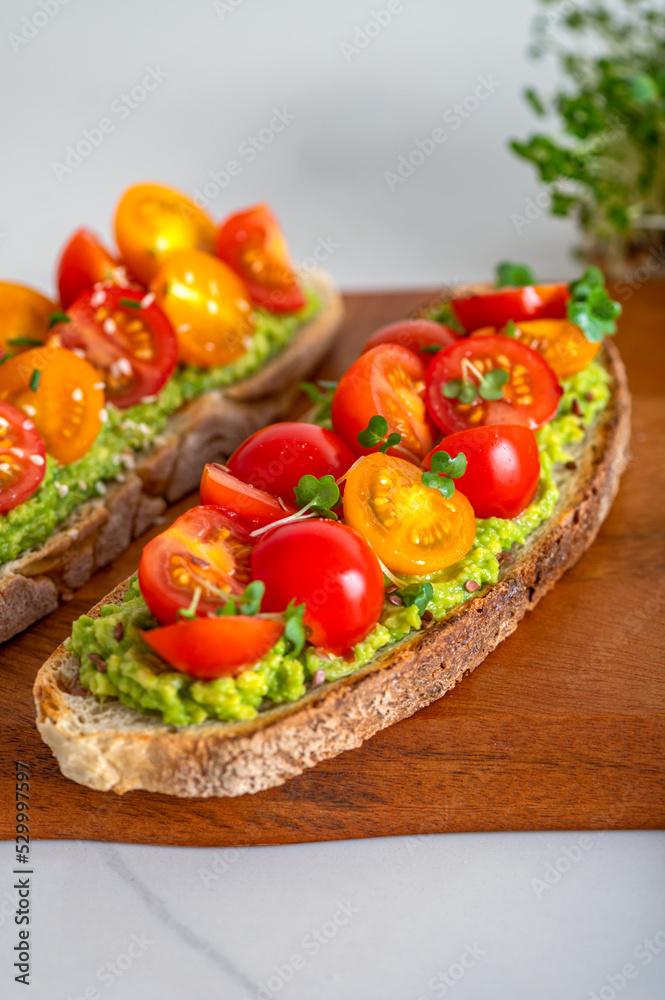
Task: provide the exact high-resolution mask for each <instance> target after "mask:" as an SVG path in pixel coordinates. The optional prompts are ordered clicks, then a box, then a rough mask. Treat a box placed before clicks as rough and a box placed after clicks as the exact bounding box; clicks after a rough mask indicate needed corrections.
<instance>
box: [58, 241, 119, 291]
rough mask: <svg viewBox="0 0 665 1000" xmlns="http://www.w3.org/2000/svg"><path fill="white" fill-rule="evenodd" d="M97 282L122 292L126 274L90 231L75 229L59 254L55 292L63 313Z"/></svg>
mask: <svg viewBox="0 0 665 1000" xmlns="http://www.w3.org/2000/svg"><path fill="white" fill-rule="evenodd" d="M100 281H107V282H110V283H111V284H113V285H120V286H121V287H123V288H126V287H127V286H128V285H129V279H128V277H127V270H126V268H125V267H123V266H122V264H120V263H119V262H118V261H116V260H114V259H113V257H112V256H111V254H110V253H109V252H108V250H107V249H106V247H105V246H104V244H103V243H102V242H101V240H100V239H99V238H98V237H97V236H96V235H95V233H93V232H92V231H91V230H90V229H86V228H85V227H83V228H81V229H77V230H76V232H75V233H74V234H73V235H72V236H70V238H69V240H68V241H67V243H66V244H65V246H64V247H63V249H62V251H61V253H60V260H59V262H58V290H59V292H60V304H61V305H62V308H63V309H67V308H68V306H70V305H71V304H72V302H73V301H74V299H76V298H78V296H79V295H80V294H81V292H87V291H88V289H90V288H92V286H93V285H96V284H97V283H98V282H100Z"/></svg>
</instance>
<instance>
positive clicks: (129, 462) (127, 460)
mask: <svg viewBox="0 0 665 1000" xmlns="http://www.w3.org/2000/svg"><path fill="white" fill-rule="evenodd" d="M120 457H121V459H122V464H123V465H124V467H125V468H126V469H133V468H134V466H135V465H136V462H135V461H134V456H133V455H131V454H128V453H123V454H122V455H121V456H120Z"/></svg>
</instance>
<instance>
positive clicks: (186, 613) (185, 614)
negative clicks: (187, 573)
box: [176, 587, 203, 619]
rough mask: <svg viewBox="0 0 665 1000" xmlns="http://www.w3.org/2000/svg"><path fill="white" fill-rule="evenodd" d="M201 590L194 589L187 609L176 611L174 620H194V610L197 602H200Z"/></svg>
mask: <svg viewBox="0 0 665 1000" xmlns="http://www.w3.org/2000/svg"><path fill="white" fill-rule="evenodd" d="M202 593H203V590H202V588H201V587H195V588H194V593H193V595H192V600H191V602H190V605H189V607H188V608H178V610H177V611H176V619H178V618H196V609H197V608H198V606H199V601H200V600H201V594H202Z"/></svg>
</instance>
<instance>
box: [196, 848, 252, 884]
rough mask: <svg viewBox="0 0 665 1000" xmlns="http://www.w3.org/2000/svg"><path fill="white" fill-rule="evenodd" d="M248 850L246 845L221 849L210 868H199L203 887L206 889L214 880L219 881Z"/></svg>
mask: <svg viewBox="0 0 665 1000" xmlns="http://www.w3.org/2000/svg"><path fill="white" fill-rule="evenodd" d="M246 850H247V848H246V847H241V848H236V847H228V848H227V849H226V850H224V851H220V852H219V853H218V854H217V855H216V856H215V859H214V861H213V862H212V864H211V865H210V868H199V870H198V876H199V878H200V879H201V882H202V883H203V887H204V888H205V889H209V888H210V886H211V885H212V884H213V883H214V882H217V881H218V879H220V878H221V877H222V875H225V874H226V873H227V871H229V869H230V868H232V867H233V865H235V864H237V862H238V861H239V860H240V858H241V857H242V855H243V854H244V853H245V851H246Z"/></svg>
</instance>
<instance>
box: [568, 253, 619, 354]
mask: <svg viewBox="0 0 665 1000" xmlns="http://www.w3.org/2000/svg"><path fill="white" fill-rule="evenodd" d="M568 291H569V292H570V296H571V297H570V299H569V300H568V305H567V307H566V308H567V312H568V319H569V320H570V322H571V323H575V325H576V326H579V328H580V330H581V331H582V333H583V334H584V336H585V337H586V339H587V340H589V341H591V343H592V344H597V343H598V342H599V341H601V340H602V339H603V337H605V336H606V335H608V334H609V335H611V334H613V333H616V328H617V325H616V320H617V318H618V317H619V316H620V315H621V306H620V304H619V303H618V302H615V301H614V299H611V298H610V297H609V295H608V293H607V289H606V288H605V278H604V275H603V272H602V271H601V270H600V269H599V268H597V267H588V268H587V269H586V271H585V272H584V274H583V275H582V277H581V278H579V279H578V280H577V281H572V282H571V283H570V284H569V285H568Z"/></svg>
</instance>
